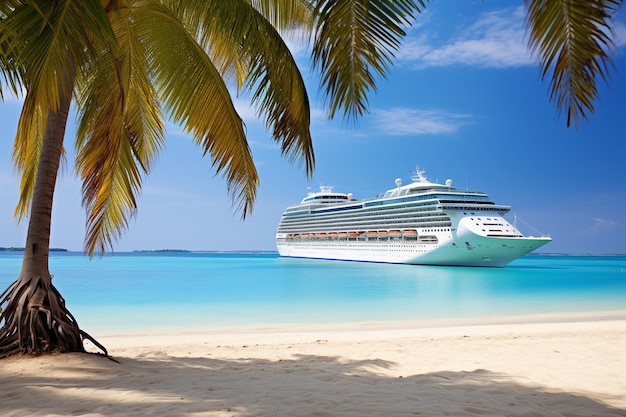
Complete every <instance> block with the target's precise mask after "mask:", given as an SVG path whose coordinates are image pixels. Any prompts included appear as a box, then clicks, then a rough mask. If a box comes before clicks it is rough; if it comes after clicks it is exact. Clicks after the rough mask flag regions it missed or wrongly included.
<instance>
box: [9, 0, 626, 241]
mask: <svg viewBox="0 0 626 417" xmlns="http://www.w3.org/2000/svg"><path fill="white" fill-rule="evenodd" d="M522 5H523V2H522V1H521V0H520V1H482V0H481V1H478V0H477V1H465V2H454V3H453V2H443V1H435V2H433V3H431V4H429V5H428V6H427V11H426V12H425V13H423V14H422V15H420V16H419V17H418V19H417V22H416V24H415V25H414V26H413V27H412V28H411V29H410V30H409V36H408V37H407V39H406V40H405V43H404V45H403V47H402V49H401V50H400V51H399V53H398V54H397V60H396V64H395V66H394V67H393V69H392V70H391V71H390V73H389V75H388V77H387V79H385V80H380V81H379V83H378V90H377V91H376V92H373V93H372V94H371V95H370V96H369V102H370V113H369V114H367V115H365V116H364V117H362V118H361V119H360V120H359V121H358V123H357V124H356V125H354V124H349V123H345V122H344V121H342V120H336V121H328V120H327V119H326V116H325V115H326V112H325V110H324V108H323V104H324V97H323V95H322V94H321V93H319V92H318V89H317V86H318V81H317V78H316V77H315V74H314V73H311V70H310V65H309V64H310V60H309V57H308V55H307V54H306V51H304V50H302V49H301V48H298V47H294V51H295V53H296V54H297V56H298V60H299V62H300V63H301V67H302V70H303V73H304V75H305V77H306V79H307V82H308V85H309V87H310V92H309V94H310V97H311V105H312V108H313V113H312V126H311V131H312V135H313V138H314V145H315V152H316V161H317V163H316V170H315V174H314V176H313V178H307V177H306V176H305V174H304V171H303V169H302V167H301V166H298V165H297V164H295V165H290V164H289V163H288V162H287V161H285V160H283V159H281V157H280V150H279V149H278V148H277V147H276V146H275V145H274V143H273V141H272V140H271V138H270V137H269V136H268V135H267V133H266V132H265V130H264V126H263V124H262V123H261V122H259V121H258V120H256V119H255V116H254V112H253V111H252V110H250V109H249V108H248V106H247V104H246V102H245V100H244V99H239V100H238V102H237V107H238V109H240V112H241V114H242V116H243V117H244V119H245V120H246V126H247V131H248V136H249V141H250V145H251V148H252V151H253V154H254V157H255V161H256V164H257V168H258V170H259V174H260V177H261V187H260V189H259V193H258V200H257V202H256V205H255V209H254V213H253V214H252V216H250V217H249V218H248V219H246V220H245V221H242V220H241V217H240V213H237V212H236V211H235V210H234V209H233V208H232V205H231V202H230V201H229V199H228V196H227V192H226V185H225V183H224V181H223V180H222V179H221V177H216V176H215V173H214V171H212V170H211V162H210V160H209V159H208V158H202V156H201V152H200V150H199V149H197V148H196V146H195V145H193V144H192V142H191V140H190V139H189V138H188V137H187V136H186V135H185V134H183V133H182V131H181V130H180V129H179V128H178V127H177V126H175V125H172V124H169V125H168V133H167V145H166V147H165V148H164V150H163V152H162V154H161V156H160V157H159V160H158V162H157V164H156V165H155V167H154V169H153V171H152V173H151V175H150V176H149V177H147V178H146V179H145V181H144V187H143V192H142V195H141V198H140V200H139V210H138V213H137V216H136V217H135V218H134V219H133V220H131V222H130V227H129V230H128V231H126V232H125V233H124V235H123V237H122V238H121V239H120V240H119V241H118V242H117V244H116V245H115V250H116V251H120V252H122V251H130V250H135V249H166V248H169V249H173V248H177V249H189V250H274V249H275V246H274V233H275V230H276V226H277V224H278V220H279V218H280V215H281V213H282V212H283V210H284V208H285V207H286V206H287V205H289V204H293V203H296V202H299V201H300V199H301V198H302V197H303V196H304V195H305V194H306V192H307V191H308V190H309V189H312V190H316V189H318V187H319V185H320V184H325V185H334V186H335V190H336V191H341V192H352V193H353V194H354V195H355V197H356V198H367V197H372V196H375V195H377V194H379V193H380V192H382V191H385V190H387V189H389V188H393V187H394V179H395V178H397V177H401V178H403V179H404V181H405V182H406V181H408V179H409V177H410V171H412V170H413V169H414V167H415V165H416V164H419V165H421V166H422V167H423V168H425V169H426V170H427V173H428V176H429V177H430V178H431V179H432V180H439V181H441V182H443V181H445V180H446V179H448V178H451V179H452V180H453V181H454V184H455V185H456V186H458V187H461V188H468V189H473V190H481V191H485V192H487V193H488V194H489V195H490V196H491V197H492V198H493V199H494V200H495V201H496V202H498V203H500V204H507V205H511V206H512V212H511V213H512V214H516V215H517V216H518V218H520V219H522V220H524V221H525V222H527V223H528V224H530V225H532V226H533V227H534V228H535V229H537V230H538V231H540V232H542V233H546V234H550V235H551V236H552V238H553V242H551V243H550V244H548V245H547V246H545V247H543V248H542V249H541V251H542V252H559V253H626V127H625V120H626V80H625V77H624V75H625V72H626V12H625V11H624V10H622V11H620V13H619V14H618V16H617V22H616V28H617V35H618V36H617V40H616V43H617V47H616V49H615V50H614V51H613V54H612V58H613V60H614V64H615V67H614V68H612V69H611V71H610V74H611V79H610V85H608V86H607V85H605V84H601V85H600V100H599V101H598V102H597V103H596V111H595V113H594V114H593V115H591V116H590V119H589V121H588V122H583V123H582V124H581V125H580V126H579V128H578V130H576V129H573V128H570V129H568V128H566V127H565V119H564V117H559V115H558V114H557V111H556V110H555V107H554V105H553V104H552V103H550V102H549V101H548V91H547V90H548V85H547V82H542V81H541V76H540V71H539V69H538V66H537V63H536V62H535V61H534V60H533V59H532V58H531V57H530V54H529V52H528V50H527V48H526V38H525V36H524V24H523V9H522ZM1 106H2V108H1V111H0V124H1V126H2V139H1V140H0V246H23V245H24V241H25V236H26V226H27V224H26V221H24V222H22V223H21V224H20V225H18V224H17V223H16V221H15V219H14V218H13V210H14V207H15V204H16V202H17V198H18V179H17V176H16V174H15V171H14V169H13V164H12V162H11V159H10V154H11V147H12V141H13V138H14V134H15V127H16V124H17V120H18V116H19V111H20V107H21V102H20V101H19V100H16V99H10V98H9V99H6V101H5V102H4V103H3V104H1ZM72 123H73V121H70V123H69V129H68V132H67V137H66V147H67V148H68V163H67V164H66V167H65V169H64V172H63V174H62V176H61V178H60V180H59V182H58V186H57V192H56V196H55V203H54V211H53V224H52V236H51V245H52V246H53V247H64V248H68V249H70V250H82V246H83V239H84V221H85V214H84V212H83V210H82V207H81V197H80V184H79V183H78V182H77V181H76V177H75V174H74V167H73V156H74V155H73V152H72V150H71V149H69V148H71V146H72V145H73V135H74V132H75V131H74V126H73V125H72ZM520 226H521V229H522V231H523V232H525V233H528V234H535V235H536V234H537V233H538V232H537V231H535V230H533V229H531V228H528V227H525V226H524V224H523V223H520Z"/></svg>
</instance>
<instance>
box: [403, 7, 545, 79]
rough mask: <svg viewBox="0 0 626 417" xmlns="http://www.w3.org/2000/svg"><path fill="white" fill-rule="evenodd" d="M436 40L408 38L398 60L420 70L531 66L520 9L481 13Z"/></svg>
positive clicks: (522, 12)
mask: <svg viewBox="0 0 626 417" xmlns="http://www.w3.org/2000/svg"><path fill="white" fill-rule="evenodd" d="M423 29H424V30H425V28H423ZM435 39H437V38H436V37H435V36H434V35H432V34H430V33H429V32H425V33H423V34H421V35H419V36H414V37H409V38H407V40H406V42H405V44H404V45H403V47H402V48H401V50H400V51H399V54H398V58H399V59H400V60H402V61H405V62H408V63H410V64H412V65H414V66H415V67H416V68H420V69H421V68H429V67H442V66H449V65H467V66H477V67H483V68H504V67H519V66H525V65H532V64H533V63H534V61H533V59H532V58H531V54H530V52H529V51H528V48H527V45H526V37H525V30H524V10H523V8H522V7H517V8H506V9H502V10H498V11H494V12H490V13H485V14H482V15H481V16H480V18H479V19H478V20H477V21H476V22H474V23H473V24H471V25H470V26H469V27H466V28H462V29H460V30H459V31H458V32H457V33H456V34H455V35H453V37H451V38H449V39H448V40H447V41H446V42H443V43H442V42H437V41H436V40H435Z"/></svg>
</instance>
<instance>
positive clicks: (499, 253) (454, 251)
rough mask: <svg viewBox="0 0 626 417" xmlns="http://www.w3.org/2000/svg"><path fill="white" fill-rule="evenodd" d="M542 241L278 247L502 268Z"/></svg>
mask: <svg viewBox="0 0 626 417" xmlns="http://www.w3.org/2000/svg"><path fill="white" fill-rule="evenodd" d="M550 240H551V239H550V238H541V237H519V238H504V237H484V236H478V235H474V236H471V237H470V236H464V238H463V239H456V240H452V239H448V240H447V241H444V240H443V239H441V240H440V242H439V243H436V244H429V243H419V242H407V241H402V240H387V241H363V242H354V241H352V242H349V241H335V242H333V241H326V242H315V241H309V242H290V243H285V242H283V243H280V242H278V243H277V248H278V253H279V254H280V255H281V256H286V257H294V258H314V259H333V260H349V261H364V262H385V263H398V264H412V265H449V266H483V267H484V266H486V267H503V266H505V265H507V264H509V263H510V262H511V261H513V260H515V259H517V258H519V257H521V256H524V255H526V254H528V253H530V252H532V251H533V250H535V249H537V248H539V247H541V246H543V245H545V244H546V243H548V242H550Z"/></svg>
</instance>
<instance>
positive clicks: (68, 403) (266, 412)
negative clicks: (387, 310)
mask: <svg viewBox="0 0 626 417" xmlns="http://www.w3.org/2000/svg"><path fill="white" fill-rule="evenodd" d="M20 361H25V362H24V364H25V365H28V366H31V365H32V362H29V361H40V362H41V372H39V373H38V374H36V375H34V374H33V373H32V372H20ZM119 361H120V363H114V362H112V361H109V360H108V359H106V358H104V357H100V356H94V355H80V354H71V355H62V356H59V357H52V358H51V357H43V358H20V359H14V360H11V362H9V363H8V364H9V365H10V366H3V367H1V368H0V392H2V393H3V394H2V399H1V400H0V416H13V415H16V416H17V415H28V416H33V417H38V416H47V415H64V416H79V415H90V416H91V415H96V416H104V417H121V416H124V417H128V416H189V417H191V416H194V417H197V416H207V417H208V416H239V417H244V416H246V417H247V416H290V417H324V416H363V415H368V416H416V415H423V416H441V415H458V416H502V415H507V416H519V417H521V416H524V417H530V416H564V417H565V416H568V417H572V416H607V417H608V416H611V417H613V416H621V417H624V416H626V410H623V409H618V408H614V407H611V406H608V405H606V404H603V403H600V402H598V401H595V400H593V399H590V398H587V397H585V396H583V395H581V394H573V393H564V392H554V391H550V390H549V389H547V388H545V387H540V386H529V385H525V384H520V383H517V382H514V380H513V378H512V377H511V376H510V375H505V374H498V373H494V372H491V371H489V370H481V369H479V370H475V371H472V372H453V371H441V372H434V373H426V374H418V375H409V376H406V375H405V376H399V375H398V376H389V375H390V373H392V372H390V371H392V370H393V367H394V365H395V364H394V363H392V362H388V361H384V360H362V361H353V360H347V359H345V358H340V357H332V356H319V355H294V356H292V358H291V359H288V360H285V359H283V360H275V361H270V360H265V359H240V360H223V359H212V358H200V357H192V358H179V357H169V356H167V355H165V354H156V355H155V354H153V355H146V356H144V357H139V358H136V359H129V358H120V359H119Z"/></svg>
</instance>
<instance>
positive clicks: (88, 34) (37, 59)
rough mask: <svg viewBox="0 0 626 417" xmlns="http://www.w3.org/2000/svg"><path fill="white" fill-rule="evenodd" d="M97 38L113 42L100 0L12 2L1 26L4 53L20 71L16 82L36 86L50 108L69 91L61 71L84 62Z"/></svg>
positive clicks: (53, 108) (67, 71)
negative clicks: (97, 0) (69, 57)
mask: <svg viewBox="0 0 626 417" xmlns="http://www.w3.org/2000/svg"><path fill="white" fill-rule="evenodd" d="M94 40H101V41H102V42H105V43H107V44H108V45H110V46H111V47H114V45H115V38H114V36H113V33H112V32H111V30H110V26H109V24H108V20H107V16H106V14H105V13H104V9H103V8H102V5H101V3H100V2H84V1H81V0H64V1H54V2H41V1H24V2H19V4H18V2H13V7H12V8H11V9H10V12H9V14H8V15H7V16H6V18H5V19H3V20H2V22H1V26H0V44H3V45H4V46H5V49H4V52H3V53H4V54H5V55H6V56H10V57H12V59H13V60H14V62H13V63H12V64H13V66H14V67H15V68H16V69H19V71H20V72H19V77H20V78H14V81H15V83H16V84H17V83H18V82H20V83H22V84H23V86H24V87H25V88H26V89H28V90H35V89H36V90H38V91H37V93H36V96H37V97H38V100H41V101H42V102H45V103H47V104H48V105H49V106H50V108H51V109H52V110H55V109H56V108H57V107H58V105H59V92H60V91H67V87H68V86H67V85H63V83H65V82H66V81H65V77H62V76H60V74H65V73H70V72H72V71H73V66H74V65H81V63H82V62H84V61H85V60H86V55H87V54H88V53H89V52H90V51H91V50H92V48H91V44H92V43H93V41H94ZM68 53H69V55H70V56H71V59H70V60H68V59H67V56H68ZM69 87H70V89H71V86H69Z"/></svg>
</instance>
